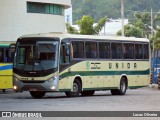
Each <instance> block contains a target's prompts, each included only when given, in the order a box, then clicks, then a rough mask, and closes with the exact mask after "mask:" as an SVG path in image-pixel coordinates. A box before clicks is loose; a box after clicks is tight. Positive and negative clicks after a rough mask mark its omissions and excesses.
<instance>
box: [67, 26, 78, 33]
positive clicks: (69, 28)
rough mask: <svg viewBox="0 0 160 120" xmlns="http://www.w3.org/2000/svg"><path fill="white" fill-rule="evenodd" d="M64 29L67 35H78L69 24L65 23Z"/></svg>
mask: <svg viewBox="0 0 160 120" xmlns="http://www.w3.org/2000/svg"><path fill="white" fill-rule="evenodd" d="M66 29H67V32H68V33H71V34H78V30H77V29H75V28H74V27H72V26H71V25H70V24H69V23H66Z"/></svg>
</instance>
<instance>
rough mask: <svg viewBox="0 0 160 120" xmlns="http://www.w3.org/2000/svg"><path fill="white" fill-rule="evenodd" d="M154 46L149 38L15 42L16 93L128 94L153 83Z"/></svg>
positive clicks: (42, 37)
mask: <svg viewBox="0 0 160 120" xmlns="http://www.w3.org/2000/svg"><path fill="white" fill-rule="evenodd" d="M149 46H150V43H149V40H148V39H146V38H133V37H132V38H131V37H109V36H94V35H71V34H58V33H48V34H47V33H45V34H31V35H24V36H22V37H20V38H18V40H17V43H16V50H15V57H14V64H13V73H14V76H13V79H14V91H16V92H18V91H29V92H30V94H31V96H32V97H33V98H42V97H44V95H45V93H46V92H65V94H66V95H67V96H68V97H77V96H79V95H80V94H81V95H82V96H91V95H93V94H94V92H95V91H100V90H110V91H111V94H112V95H125V94H126V90H127V88H130V89H134V88H140V87H145V86H147V85H149V83H150V47H149Z"/></svg>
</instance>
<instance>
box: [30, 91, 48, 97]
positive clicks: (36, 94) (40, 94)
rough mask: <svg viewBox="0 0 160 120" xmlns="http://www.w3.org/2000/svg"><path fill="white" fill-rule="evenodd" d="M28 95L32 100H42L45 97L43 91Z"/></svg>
mask: <svg viewBox="0 0 160 120" xmlns="http://www.w3.org/2000/svg"><path fill="white" fill-rule="evenodd" d="M30 94H31V96H32V97H33V98H42V97H44V95H45V92H43V91H30Z"/></svg>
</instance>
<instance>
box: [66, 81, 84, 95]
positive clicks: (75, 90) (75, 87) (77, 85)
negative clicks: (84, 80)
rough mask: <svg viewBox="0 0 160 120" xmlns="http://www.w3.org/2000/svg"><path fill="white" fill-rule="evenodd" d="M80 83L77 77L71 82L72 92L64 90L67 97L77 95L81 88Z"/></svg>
mask: <svg viewBox="0 0 160 120" xmlns="http://www.w3.org/2000/svg"><path fill="white" fill-rule="evenodd" d="M81 86H82V85H81V83H80V81H79V80H78V79H75V80H74V82H73V92H71V91H70V92H65V93H66V95H67V96H68V97H78V96H79V93H80V91H81V89H82V87H81Z"/></svg>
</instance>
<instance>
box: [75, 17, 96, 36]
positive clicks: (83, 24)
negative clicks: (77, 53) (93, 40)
mask: <svg viewBox="0 0 160 120" xmlns="http://www.w3.org/2000/svg"><path fill="white" fill-rule="evenodd" d="M77 24H78V26H79V28H80V34H83V35H93V34H95V31H94V28H93V24H94V19H93V18H92V17H90V16H83V17H82V19H81V20H78V21H77Z"/></svg>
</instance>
